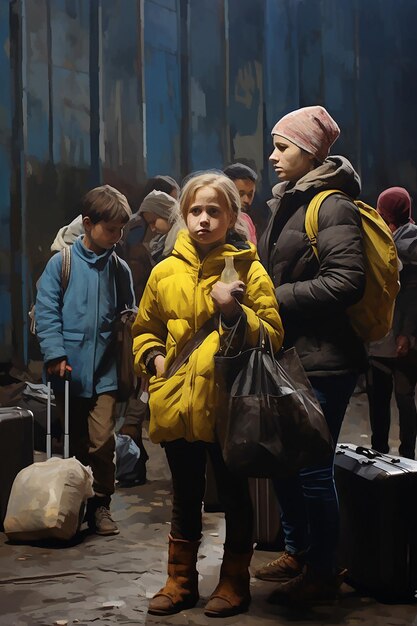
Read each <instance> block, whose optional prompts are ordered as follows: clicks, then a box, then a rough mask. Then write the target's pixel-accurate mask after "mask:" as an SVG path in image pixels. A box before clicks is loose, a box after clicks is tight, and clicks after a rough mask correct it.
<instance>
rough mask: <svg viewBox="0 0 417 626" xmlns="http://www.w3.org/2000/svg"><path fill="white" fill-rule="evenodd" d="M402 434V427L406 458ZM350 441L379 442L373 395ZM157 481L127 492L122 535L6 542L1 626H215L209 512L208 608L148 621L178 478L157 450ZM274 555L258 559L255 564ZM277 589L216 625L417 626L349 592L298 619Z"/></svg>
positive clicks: (205, 547)
mask: <svg viewBox="0 0 417 626" xmlns="http://www.w3.org/2000/svg"><path fill="white" fill-rule="evenodd" d="M397 437H398V428H396V427H395V426H394V427H393V439H392V445H393V448H392V450H393V451H396V446H397V445H398V440H397ZM340 440H341V441H345V442H353V443H355V444H361V445H368V444H369V427H368V423H367V406H366V400H365V396H364V394H359V395H356V396H354V397H353V399H352V402H351V406H350V407H349V411H348V414H347V416H346V419H345V423H344V427H343V431H342V435H341V438H340ZM147 448H148V451H149V453H150V461H149V463H148V466H149V469H148V483H147V484H146V485H143V486H140V487H135V488H130V489H126V488H125V489H118V490H117V491H116V495H115V497H114V506H113V510H114V517H115V519H116V520H117V522H118V524H119V526H120V530H121V532H120V534H119V535H117V536H115V537H109V538H103V537H98V536H95V535H90V534H88V533H87V532H86V531H84V533H82V534H81V536H80V537H79V540H78V541H77V542H74V544H73V545H70V546H68V547H65V548H62V547H59V548H58V547H53V546H50V545H49V546H30V545H11V544H9V543H8V542H7V538H6V536H5V535H4V534H0V624H1V625H5V626H6V625H7V626H34V625H36V626H49V625H52V624H79V625H87V624H94V625H101V624H103V625H105V624H173V625H181V626H185V625H195V626H205V625H208V624H211V625H212V626H213V620H212V619H210V618H207V617H205V615H204V613H203V606H204V602H205V599H206V598H208V596H209V595H210V593H211V591H212V590H213V589H214V587H215V586H216V584H217V576H218V571H219V565H220V562H221V555H222V543H223V536H224V524H223V519H222V515H221V514H218V513H204V520H203V521H204V539H203V542H202V545H201V549H200V552H199V562H198V569H199V572H200V594H201V600H200V602H199V604H198V606H197V607H196V608H194V609H192V610H189V611H184V612H182V613H179V614H177V615H175V616H172V617H169V618H167V617H165V618H158V617H153V616H148V615H147V603H148V598H150V597H151V596H152V595H153V594H154V593H155V592H156V591H157V590H158V589H159V588H160V587H161V586H162V584H163V583H164V580H165V577H166V575H165V571H166V552H167V550H166V546H167V535H168V532H169V519H170V483H169V472H168V468H167V465H166V462H165V457H164V455H163V451H162V450H161V448H160V447H159V446H153V445H152V444H150V443H149V442H148V443H147ZM271 556H272V553H270V552H260V551H257V550H256V551H255V555H254V558H253V562H252V563H253V566H254V567H256V566H257V565H259V564H261V563H263V562H265V561H267V560H270V559H271ZM273 587H274V584H273V583H266V582H262V581H259V580H256V579H254V578H253V579H252V581H251V592H252V597H253V601H252V604H251V607H250V610H249V612H248V613H246V614H244V615H239V616H236V617H230V618H227V619H223V620H217V621H215V623H217V624H219V623H224V624H239V625H242V626H243V625H246V626H249V625H251V626H255V625H258V624H259V625H265V626H266V625H268V624H271V625H272V624H274V625H277V624H279V625H290V624H297V625H300V626H303V625H310V624H318V625H320V624H322V625H326V626H331V625H340V626H342V625H348V624H349V625H355V626H364V625H366V626H374V625H375V626H406V625H407V626H410V625H415V626H417V605H413V604H410V605H407V604H404V605H386V604H379V603H377V602H376V601H375V600H373V599H372V598H368V597H361V596H360V595H359V594H358V593H356V592H355V591H354V590H353V589H352V588H350V587H348V586H347V585H343V587H342V592H343V595H342V599H341V602H340V603H339V604H338V605H337V606H335V607H321V608H318V609H315V610H311V611H304V612H298V611H294V610H288V609H284V608H279V607H274V606H271V605H269V604H267V603H266V601H265V599H266V597H267V595H268V593H269V592H270V591H271V590H272V589H273Z"/></svg>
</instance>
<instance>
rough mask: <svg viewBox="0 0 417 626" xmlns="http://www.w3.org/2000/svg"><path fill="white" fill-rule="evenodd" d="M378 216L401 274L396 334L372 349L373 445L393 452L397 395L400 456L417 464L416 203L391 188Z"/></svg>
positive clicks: (382, 197) (369, 386) (369, 375)
mask: <svg viewBox="0 0 417 626" xmlns="http://www.w3.org/2000/svg"><path fill="white" fill-rule="evenodd" d="M377 211H378V213H379V214H380V215H381V217H382V218H383V219H384V221H385V222H386V223H387V224H388V226H389V228H390V230H391V232H392V234H393V237H394V242H395V245H396V247H397V252H398V256H399V258H400V261H401V264H402V269H401V272H400V283H401V288H400V292H399V294H398V296H397V299H396V303H395V312H394V322H393V328H392V331H391V332H390V333H389V334H388V335H387V337H384V339H382V340H381V341H377V342H374V343H372V344H371V345H370V347H369V354H370V367H369V370H368V373H367V394H368V402H369V418H370V422H371V430H372V438H371V445H372V447H373V448H374V449H375V450H378V451H379V452H383V453H387V452H389V449H390V448H389V431H390V425H391V396H392V392H393V390H394V394H395V400H396V403H397V407H398V415H399V422H400V446H399V453H400V455H401V456H404V457H407V458H409V459H414V458H415V447H416V436H417V410H416V403H415V390H416V384H417V350H416V335H417V226H416V225H415V224H414V220H413V219H412V217H411V197H410V194H409V193H408V191H407V190H406V189H404V188H403V187H390V188H389V189H386V190H385V191H383V192H382V193H381V194H380V196H379V197H378V201H377Z"/></svg>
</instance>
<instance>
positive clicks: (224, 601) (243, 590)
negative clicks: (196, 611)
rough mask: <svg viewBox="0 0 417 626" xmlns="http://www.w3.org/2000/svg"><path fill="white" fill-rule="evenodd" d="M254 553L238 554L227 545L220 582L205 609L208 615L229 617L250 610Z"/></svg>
mask: <svg viewBox="0 0 417 626" xmlns="http://www.w3.org/2000/svg"><path fill="white" fill-rule="evenodd" d="M252 554H253V550H251V551H250V552H246V553H244V554H237V553H235V552H231V551H230V550H229V549H228V548H226V547H225V549H224V554H223V563H222V566H221V569H220V580H219V584H218V585H217V587H216V589H215V590H214V591H213V593H212V594H211V596H210V598H209V601H208V602H207V604H206V606H205V609H204V613H205V614H206V615H207V616H208V617H228V616H229V615H236V614H237V613H244V612H245V611H247V610H248V607H249V604H250V600H251V597H250V591H249V580H250V575H249V564H250V561H251V558H252Z"/></svg>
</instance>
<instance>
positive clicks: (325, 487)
mask: <svg viewBox="0 0 417 626" xmlns="http://www.w3.org/2000/svg"><path fill="white" fill-rule="evenodd" d="M339 134H340V130H339V127H338V126H337V124H336V122H335V121H334V120H333V119H332V118H331V116H330V115H329V113H328V112H327V111H326V110H325V109H324V108H323V107H320V106H313V107H306V108H303V109H298V110H297V111H293V112H292V113H289V114H288V115H286V116H285V117H283V118H282V119H281V120H280V121H279V122H278V123H277V124H276V125H275V126H274V128H273V130H272V136H273V141H274V151H273V152H272V154H271V156H270V160H271V161H272V163H273V166H274V169H275V172H276V174H277V176H278V178H279V180H280V181H281V182H280V183H279V184H278V185H276V187H274V189H273V196H274V197H273V199H272V200H271V201H270V202H269V205H270V207H271V210H272V216H271V220H270V223H269V225H268V227H267V229H266V231H265V233H264V235H263V237H262V239H261V241H260V243H259V252H260V256H261V259H262V261H263V263H264V265H265V267H267V268H268V271H269V273H270V275H271V277H272V279H273V282H274V284H275V285H276V294H277V299H278V302H279V305H280V314H281V318H282V321H283V324H284V331H285V337H284V346H285V347H290V346H295V348H296V350H297V352H298V354H299V356H300V358H301V361H302V363H303V366H304V368H305V370H306V372H307V375H308V377H309V379H310V382H311V384H312V386H313V389H314V391H315V393H316V396H317V398H318V399H319V401H320V404H321V406H322V409H323V412H324V415H325V417H326V420H327V422H328V425H329V429H330V432H331V434H332V436H333V440H334V442H335V443H336V442H337V439H338V436H339V432H340V428H341V425H342V421H343V417H344V414H345V411H346V408H347V405H348V403H349V399H350V396H351V395H352V393H353V390H354V388H355V384H356V380H357V376H358V373H359V372H360V371H363V370H364V369H365V367H366V355H365V350H364V346H363V343H362V341H361V340H360V338H359V337H358V336H357V335H356V334H355V332H354V331H353V329H352V327H351V325H350V323H349V318H348V315H347V308H348V307H349V306H351V305H352V304H355V303H356V302H358V301H359V300H360V299H361V297H362V295H363V292H364V287H365V264H364V256H363V246H362V230H361V217H360V213H359V210H358V208H357V207H356V205H355V204H354V202H353V200H352V199H354V198H356V197H357V196H358V194H359V192H360V180H359V176H358V174H357V173H356V172H355V170H354V169H353V167H352V165H351V164H350V163H349V161H348V160H347V159H345V158H344V157H341V156H332V157H329V156H328V153H329V149H330V146H331V145H332V144H333V143H334V141H335V140H336V139H337V137H338V136H339ZM326 189H337V190H340V192H341V193H340V194H333V195H331V196H329V197H328V198H326V199H325V200H324V201H323V204H322V205H321V207H320V212H319V222H318V235H317V251H318V259H319V260H317V258H316V256H315V254H314V252H313V249H312V247H311V244H310V241H309V239H308V236H307V234H306V229H305V215H306V210H307V206H308V204H309V202H310V201H311V200H312V198H313V197H314V196H315V195H316V194H317V193H319V192H320V191H324V190H326ZM274 486H275V490H276V493H277V496H278V498H279V502H280V507H281V517H282V525H283V529H284V535H285V552H284V553H283V555H282V556H281V557H280V558H279V559H277V560H275V561H273V562H272V563H268V564H267V565H266V566H265V567H263V568H261V569H260V570H258V571H257V572H256V574H255V575H256V576H257V577H258V578H261V579H264V580H275V581H278V582H279V583H280V585H279V587H278V589H277V590H276V591H275V592H274V594H273V597H272V598H271V600H275V601H277V602H284V601H285V602H287V603H297V604H298V603H302V602H305V603H315V602H322V601H327V600H333V599H334V598H335V597H336V595H337V593H338V588H339V585H340V576H339V575H338V572H337V569H336V548H337V542H338V526H339V516H338V504H337V495H336V491H335V487H334V481H333V465H332V464H331V465H328V466H325V467H314V468H305V469H303V470H301V472H300V473H299V476H297V477H296V478H294V479H293V480H285V481H283V480H280V479H276V480H274Z"/></svg>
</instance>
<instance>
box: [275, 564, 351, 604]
mask: <svg viewBox="0 0 417 626" xmlns="http://www.w3.org/2000/svg"><path fill="white" fill-rule="evenodd" d="M346 573H347V570H343V571H341V572H339V574H336V575H334V576H324V575H321V574H318V573H317V572H316V573H314V572H312V571H311V570H309V569H307V570H306V571H305V572H303V573H302V574H300V575H299V576H297V577H296V578H293V579H292V580H289V581H288V582H287V583H285V584H281V585H279V586H278V589H275V590H274V591H273V592H272V593H271V595H270V596H269V597H268V602H269V603H270V604H281V605H288V606H311V605H320V604H335V603H336V602H337V601H338V599H339V592H340V586H341V584H342V582H343V579H344V577H345V575H346Z"/></svg>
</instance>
